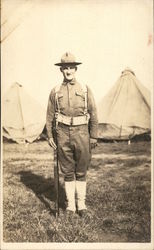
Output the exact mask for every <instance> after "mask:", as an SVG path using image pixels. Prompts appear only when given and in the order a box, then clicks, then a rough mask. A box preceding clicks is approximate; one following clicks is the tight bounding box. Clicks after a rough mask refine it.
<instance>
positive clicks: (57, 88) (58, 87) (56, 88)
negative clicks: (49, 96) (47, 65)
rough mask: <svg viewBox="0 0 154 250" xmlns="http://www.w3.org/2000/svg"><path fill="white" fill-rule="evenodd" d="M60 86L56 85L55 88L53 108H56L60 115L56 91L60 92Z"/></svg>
mask: <svg viewBox="0 0 154 250" xmlns="http://www.w3.org/2000/svg"><path fill="white" fill-rule="evenodd" d="M60 87H61V84H58V85H56V87H55V108H57V112H58V113H60V107H59V103H58V91H59V90H60Z"/></svg>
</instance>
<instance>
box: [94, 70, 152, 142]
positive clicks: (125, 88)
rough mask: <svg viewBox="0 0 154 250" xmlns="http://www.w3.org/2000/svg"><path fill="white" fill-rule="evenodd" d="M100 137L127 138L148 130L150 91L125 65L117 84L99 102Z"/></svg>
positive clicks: (149, 122)
mask: <svg viewBox="0 0 154 250" xmlns="http://www.w3.org/2000/svg"><path fill="white" fill-rule="evenodd" d="M98 117H99V137H100V138H104V139H130V138H132V137H134V136H135V135H138V134H143V133H145V132H149V131H150V128H151V126H150V124H151V104H150V91H149V90H148V89H147V88H145V87H144V86H143V85H142V84H141V83H140V81H139V80H138V79H137V78H136V76H135V74H134V72H133V71H132V70H130V69H128V68H127V69H125V70H124V71H123V72H122V74H121V76H120V78H119V79H118V80H117V82H116V84H115V85H114V86H113V87H112V89H111V90H110V91H109V93H108V94H107V95H106V96H105V97H104V98H103V100H102V101H101V102H100V103H99V104H98Z"/></svg>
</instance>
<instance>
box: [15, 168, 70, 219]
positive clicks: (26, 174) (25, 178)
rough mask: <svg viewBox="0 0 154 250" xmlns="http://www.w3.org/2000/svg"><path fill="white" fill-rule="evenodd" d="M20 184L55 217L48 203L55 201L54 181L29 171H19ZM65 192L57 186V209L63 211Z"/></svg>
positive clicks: (61, 187)
mask: <svg viewBox="0 0 154 250" xmlns="http://www.w3.org/2000/svg"><path fill="white" fill-rule="evenodd" d="M18 174H19V175H20V180H21V182H22V183H23V184H24V185H25V186H26V187H28V188H29V189H31V190H32V191H33V192H34V193H35V195H36V196H37V197H38V198H39V199H40V201H41V202H42V203H43V204H44V205H45V206H46V208H47V209H48V210H49V211H50V213H51V214H53V215H54V216H55V210H54V209H52V208H51V206H50V203H49V202H48V201H47V200H46V199H48V200H49V201H53V202H54V201H55V197H56V192H55V188H54V179H52V178H48V179H46V178H44V177H43V176H42V175H37V174H34V173H32V172H31V171H20V172H18ZM65 200H66V196H65V191H64V188H63V186H62V185H61V184H59V208H62V209H63V210H64V209H65Z"/></svg>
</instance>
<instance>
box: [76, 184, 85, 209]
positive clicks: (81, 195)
mask: <svg viewBox="0 0 154 250" xmlns="http://www.w3.org/2000/svg"><path fill="white" fill-rule="evenodd" d="M76 194H77V207H78V212H79V213H80V212H81V211H83V210H86V209H87V208H86V205H85V199H86V181H76Z"/></svg>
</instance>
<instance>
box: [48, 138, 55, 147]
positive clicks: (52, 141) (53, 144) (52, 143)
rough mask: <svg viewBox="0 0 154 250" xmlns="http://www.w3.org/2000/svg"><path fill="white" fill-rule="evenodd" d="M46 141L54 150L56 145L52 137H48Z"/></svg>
mask: <svg viewBox="0 0 154 250" xmlns="http://www.w3.org/2000/svg"><path fill="white" fill-rule="evenodd" d="M48 142H49V145H50V146H51V147H52V148H53V149H55V150H56V149H57V146H56V144H55V142H54V140H53V138H50V139H49V140H48Z"/></svg>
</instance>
